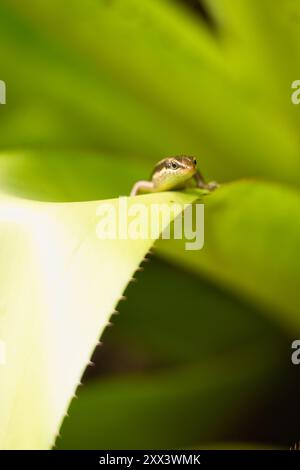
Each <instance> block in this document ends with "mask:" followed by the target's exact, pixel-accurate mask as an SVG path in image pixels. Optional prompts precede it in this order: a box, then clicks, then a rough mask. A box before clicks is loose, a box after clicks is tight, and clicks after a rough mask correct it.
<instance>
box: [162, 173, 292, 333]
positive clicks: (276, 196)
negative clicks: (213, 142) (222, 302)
mask: <svg viewBox="0 0 300 470" xmlns="http://www.w3.org/2000/svg"><path fill="white" fill-rule="evenodd" d="M205 202H206V206H205V243H204V248H203V249H202V250H201V251H186V250H181V249H180V241H175V240H171V241H170V243H164V240H162V241H160V242H159V244H158V249H159V252H160V254H161V255H163V256H167V257H169V258H171V259H172V260H174V261H176V262H178V263H182V264H183V265H184V266H189V267H190V269H192V270H193V271H195V272H201V273H204V274H205V276H207V277H208V278H211V279H213V280H214V281H216V282H218V283H220V284H221V285H224V286H226V288H228V289H230V290H232V291H234V292H236V293H237V294H238V295H240V296H245V297H246V298H248V299H250V300H251V301H252V302H253V303H257V304H260V305H261V306H263V307H264V309H265V310H266V311H267V312H269V314H270V315H272V316H273V317H274V318H276V319H277V320H278V321H280V322H281V323H283V324H284V325H285V326H288V327H289V328H297V330H299V329H300V317H299V286H298V284H299V282H298V280H299V278H300V263H299V253H300V217H299V207H300V195H299V192H298V191H296V190H293V189H289V188H286V187H283V186H280V185H275V184H270V183H265V182H259V181H240V182H236V183H232V184H228V185H224V186H222V187H220V188H219V189H218V190H216V191H215V192H214V193H212V194H210V195H209V196H208V197H207V198H206V200H205Z"/></svg>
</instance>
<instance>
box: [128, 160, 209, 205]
mask: <svg viewBox="0 0 300 470" xmlns="http://www.w3.org/2000/svg"><path fill="white" fill-rule="evenodd" d="M193 180H194V183H195V182H196V187H197V188H202V189H208V190H209V191H212V190H213V189H215V188H217V187H218V184H217V183H215V182H214V181H212V182H211V183H205V180H204V178H203V176H202V175H201V173H200V171H199V170H198V169H197V160H196V158H195V157H190V156H185V155H184V156H177V157H168V158H165V159H164V160H161V161H160V162H158V163H157V164H156V165H155V167H154V170H153V172H152V175H151V181H137V182H136V183H135V185H134V186H133V188H132V190H131V193H130V196H136V195H137V194H139V193H153V192H160V191H170V190H173V189H184V188H187V187H189V186H191V185H192V182H193Z"/></svg>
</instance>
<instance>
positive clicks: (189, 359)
mask: <svg viewBox="0 0 300 470" xmlns="http://www.w3.org/2000/svg"><path fill="white" fill-rule="evenodd" d="M299 37H300V6H299V5H298V2H297V1H296V0H294V1H293V0H288V1H286V2H279V1H277V0H276V1H274V0H272V1H271V0H260V1H258V0H234V1H232V0H206V1H204V0H203V1H202V2H200V1H198V0H151V1H143V2H141V1H139V0H72V1H71V0H60V1H58V0H51V1H50V0H43V1H42V0H26V2H25V0H2V1H1V5H0V64H1V67H0V70H1V76H0V79H1V80H4V81H5V82H6V84H7V104H6V105H5V106H1V107H0V131H1V140H0V150H1V154H0V185H1V188H2V189H3V190H5V191H7V192H10V193H13V194H16V195H19V196H23V197H27V198H33V199H38V200H46V201H79V200H92V199H102V198H107V197H117V196H119V195H123V194H128V193H129V191H130V188H131V186H132V185H133V183H134V182H135V181H136V180H138V179H141V178H142V179H144V178H147V177H148V174H150V173H151V170H152V167H153V165H154V163H155V162H156V161H157V160H159V159H161V158H162V157H163V156H166V155H172V154H182V153H183V154H192V155H196V156H197V159H198V164H199V166H200V169H201V171H202V172H203V173H204V174H205V177H206V178H207V179H208V180H212V179H213V180H217V181H219V182H220V183H223V185H222V187H221V188H220V189H219V190H218V191H216V193H215V194H213V195H212V196H210V197H209V198H208V201H207V204H206V212H205V217H206V219H205V223H206V225H205V238H206V240H205V248H204V249H203V250H202V251H201V252H199V253H195V252H185V251H184V250H183V246H182V245H181V244H180V243H179V242H178V243H175V242H174V243H173V242H164V243H162V242H159V243H158V244H157V250H155V256H153V257H151V260H150V262H149V263H147V265H145V270H144V272H142V273H139V275H138V276H137V277H138V282H137V284H130V286H129V287H128V292H127V296H128V300H127V301H126V302H123V303H122V304H121V305H120V306H119V311H120V315H118V316H114V317H113V319H112V322H113V323H114V326H113V328H110V329H107V330H106V331H105V334H104V337H103V346H101V347H99V348H98V349H97V350H96V351H95V353H94V358H93V361H94V362H95V366H94V367H89V368H88V369H87V371H86V373H85V376H84V378H83V384H84V386H83V387H81V388H80V389H79V390H78V400H74V401H73V402H72V405H71V408H70V410H69V415H70V416H69V418H66V419H65V421H64V423H63V427H62V429H61V438H60V439H58V440H57V443H56V448H58V449H89V448H98V449H106V448H107V449H114V448H119V449H127V448H128V449H134V448H152V449H153V448H202V447H206V446H207V447H210V448H211V447H220V446H227V447H249V446H250V447H254V448H257V447H264V446H272V447H289V446H290V445H291V443H292V442H293V441H295V440H296V439H299V437H300V427H299V411H300V405H299V399H298V396H299V390H300V373H299V371H300V369H299V371H298V370H297V367H296V366H293V365H292V363H291V359H290V356H291V342H292V341H293V340H294V339H296V338H297V337H299V334H300V315H299V297H300V296H299V279H300V269H299V266H300V258H299V252H300V251H299V249H300V214H299V207H300V193H299V181H300V178H299V176H300V157H299V156H300V133H299V124H300V110H299V108H298V107H297V106H295V105H292V103H291V93H292V90H291V84H292V82H293V81H294V80H296V79H299V67H300V51H299V47H298V42H299ZM297 74H298V75H297Z"/></svg>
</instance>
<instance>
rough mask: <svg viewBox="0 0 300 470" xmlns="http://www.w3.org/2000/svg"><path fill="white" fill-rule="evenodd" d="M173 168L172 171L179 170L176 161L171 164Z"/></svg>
mask: <svg viewBox="0 0 300 470" xmlns="http://www.w3.org/2000/svg"><path fill="white" fill-rule="evenodd" d="M171 168H172V170H177V168H178V164H177V163H176V162H174V161H173V162H171Z"/></svg>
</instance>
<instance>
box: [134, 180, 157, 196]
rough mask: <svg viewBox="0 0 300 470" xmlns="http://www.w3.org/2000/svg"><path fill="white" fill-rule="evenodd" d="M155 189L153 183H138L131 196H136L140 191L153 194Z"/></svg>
mask: <svg viewBox="0 0 300 470" xmlns="http://www.w3.org/2000/svg"><path fill="white" fill-rule="evenodd" d="M153 189H154V184H153V182H152V181H137V182H136V183H135V185H134V186H133V188H132V190H131V192H130V196H136V195H137V194H139V192H140V191H142V192H144V193H151V192H152V191H153Z"/></svg>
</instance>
